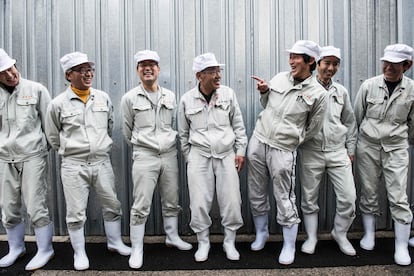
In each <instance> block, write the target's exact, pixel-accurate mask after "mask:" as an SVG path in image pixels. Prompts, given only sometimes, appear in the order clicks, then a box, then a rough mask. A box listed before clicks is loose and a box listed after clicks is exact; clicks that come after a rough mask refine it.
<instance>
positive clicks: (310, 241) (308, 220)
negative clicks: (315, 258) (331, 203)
mask: <svg viewBox="0 0 414 276" xmlns="http://www.w3.org/2000/svg"><path fill="white" fill-rule="evenodd" d="M303 223H304V224H305V231H306V234H307V235H308V238H307V239H306V241H305V242H304V243H303V244H302V248H301V251H302V252H303V253H306V254H313V253H315V247H316V244H317V243H318V236H317V233H318V213H313V214H304V215H303Z"/></svg>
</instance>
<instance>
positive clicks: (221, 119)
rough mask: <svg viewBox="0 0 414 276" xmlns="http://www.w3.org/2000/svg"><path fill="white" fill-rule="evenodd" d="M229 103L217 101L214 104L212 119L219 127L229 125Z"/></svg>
mask: <svg viewBox="0 0 414 276" xmlns="http://www.w3.org/2000/svg"><path fill="white" fill-rule="evenodd" d="M229 113H230V101H218V102H217V103H216V104H215V109H214V119H215V121H216V122H217V124H218V125H220V126H228V125H230V117H229V116H230V115H229Z"/></svg>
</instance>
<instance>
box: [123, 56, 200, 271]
mask: <svg viewBox="0 0 414 276" xmlns="http://www.w3.org/2000/svg"><path fill="white" fill-rule="evenodd" d="M134 60H135V64H136V70H137V75H138V77H139V78H140V80H141V83H140V84H139V85H138V86H137V87H135V88H133V89H131V90H130V91H128V92H127V93H126V94H125V95H124V96H123V97H122V100H121V113H122V132H123V134H124V137H125V139H126V141H127V143H128V144H129V145H131V146H132V150H133V154H132V158H133V160H134V162H133V167H132V181H133V184H134V188H133V197H134V203H133V204H132V207H131V219H130V229H131V231H130V235H131V243H132V253H131V257H130V259H129V266H130V267H131V268H134V269H137V268H140V267H141V266H142V262H143V243H144V233H145V223H146V221H147V217H148V215H149V213H150V209H151V205H152V199H153V194H154V190H155V188H156V187H157V186H158V188H159V191H160V196H161V206H162V216H163V222H164V230H165V233H166V240H165V243H166V244H167V246H174V247H177V248H178V249H180V250H190V249H191V248H192V245H191V244H189V243H187V242H184V241H183V240H181V238H180V237H179V236H178V214H179V212H180V210H181V207H180V206H179V204H178V201H179V194H178V184H179V175H178V159H177V148H176V141H177V131H176V130H175V115H176V108H177V104H176V98H175V94H174V93H173V92H172V91H170V90H168V89H166V88H163V87H161V86H159V84H158V76H159V74H160V66H159V64H158V63H159V60H160V58H159V56H158V54H157V52H155V51H151V50H143V51H139V52H137V53H136V54H135V56H134Z"/></svg>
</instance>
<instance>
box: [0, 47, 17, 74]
mask: <svg viewBox="0 0 414 276" xmlns="http://www.w3.org/2000/svg"><path fill="white" fill-rule="evenodd" d="M14 64H16V60H15V59H12V58H11V57H10V56H9V55H8V54H7V53H6V51H4V50H3V49H1V48H0V72H3V71H5V70H7V69H9V68H10V67H12V66H13V65H14Z"/></svg>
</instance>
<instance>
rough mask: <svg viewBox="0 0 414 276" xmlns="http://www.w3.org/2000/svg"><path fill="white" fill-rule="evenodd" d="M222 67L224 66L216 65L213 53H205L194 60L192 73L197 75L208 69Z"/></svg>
mask: <svg viewBox="0 0 414 276" xmlns="http://www.w3.org/2000/svg"><path fill="white" fill-rule="evenodd" d="M216 66H219V67H223V66H224V64H221V63H218V62H217V59H216V56H215V55H214V54H213V53H205V54H202V55H199V56H197V57H195V58H194V61H193V71H194V73H198V72H201V71H203V70H204V69H206V68H208V67H216Z"/></svg>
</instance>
